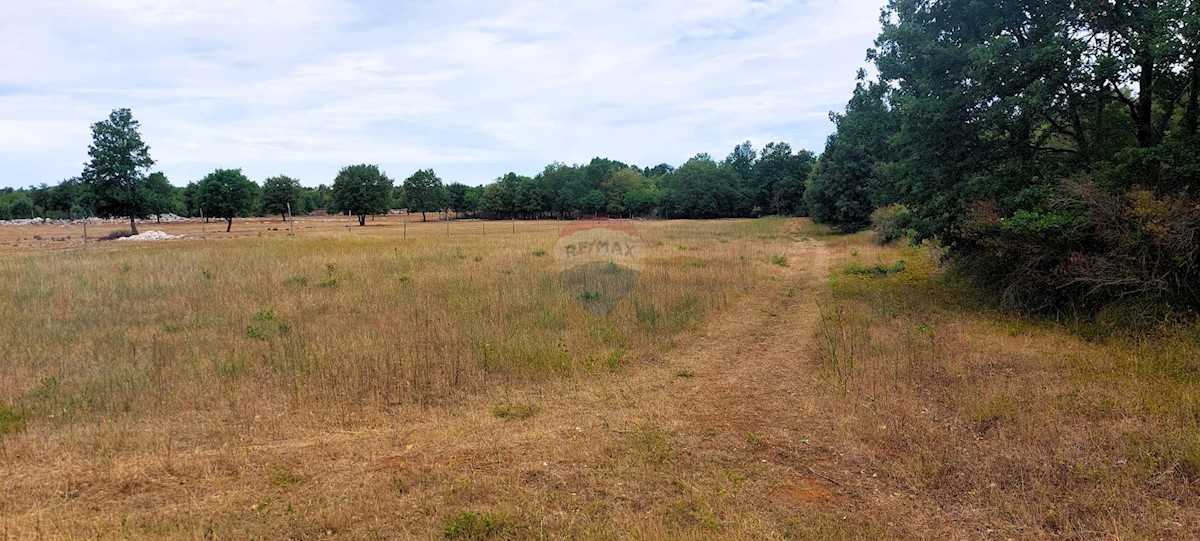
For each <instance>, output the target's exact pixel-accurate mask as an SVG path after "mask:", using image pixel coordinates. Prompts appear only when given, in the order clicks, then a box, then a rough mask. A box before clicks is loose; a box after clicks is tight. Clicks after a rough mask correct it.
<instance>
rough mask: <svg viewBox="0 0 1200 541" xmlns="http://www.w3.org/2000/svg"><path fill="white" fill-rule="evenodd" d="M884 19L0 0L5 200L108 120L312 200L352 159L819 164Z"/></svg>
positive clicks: (827, 2)
mask: <svg viewBox="0 0 1200 541" xmlns="http://www.w3.org/2000/svg"><path fill="white" fill-rule="evenodd" d="M882 3H883V0H877V1H876V0H871V1H854V2H846V1H837V0H812V1H808V2H797V1H786V0H765V1H761V0H760V1H754V0H703V1H697V0H666V1H662V2H650V3H645V2H633V1H621V2H582V1H579V2H575V1H564V2H554V3H550V2H537V1H532V0H525V1H514V2H482V1H467V0H457V1H449V2H441V3H416V2H390V1H386V0H372V1H361V2H342V1H333V0H300V1H295V0H259V1H256V2H249V1H236V0H209V1H206V2H199V3H197V2H192V1H188V0H73V1H72V0H62V1H52V2H36V1H31V0H30V1H27V0H16V1H15V2H6V3H4V5H3V6H0V163H2V164H3V166H2V167H0V186H4V185H10V186H18V185H27V184H31V183H40V182H55V181H57V180H58V179H61V178H64V177H69V176H72V175H75V174H78V172H79V170H80V169H81V165H82V163H83V161H84V160H85V159H86V149H87V143H88V139H89V127H90V125H91V123H93V122H96V121H98V120H101V119H103V118H104V117H105V116H106V115H107V113H108V111H109V110H110V109H112V108H115V107H130V108H132V109H133V112H134V116H135V118H137V119H139V120H140V121H141V122H142V130H143V135H144V138H145V139H146V141H147V142H148V143H149V144H150V145H151V153H152V155H153V156H154V157H155V158H156V159H157V160H158V162H159V163H158V167H159V168H161V169H162V170H163V171H164V172H166V173H167V175H168V177H169V178H171V179H172V181H173V182H175V183H177V184H182V183H185V182H187V181H189V180H194V179H196V178H198V177H200V176H201V175H203V174H204V173H206V172H208V171H210V170H212V169H214V168H216V167H243V168H244V169H245V170H246V172H247V173H248V174H249V175H251V176H252V178H256V179H260V180H261V178H265V177H266V176H269V175H274V174H280V173H286V174H290V175H293V176H298V177H300V178H301V179H302V180H303V181H304V182H305V183H306V184H317V183H319V182H328V181H329V180H330V179H331V178H332V177H333V175H334V174H336V172H337V170H338V169H340V168H341V167H342V166H344V165H347V164H350V163H359V162H369V163H379V164H381V165H382V166H383V167H384V169H385V170H387V171H388V172H389V173H390V174H391V175H392V176H394V177H397V178H403V177H405V176H407V175H408V174H409V173H411V172H412V171H413V170H416V169H418V168H425V167H432V168H434V169H436V170H437V171H438V172H439V173H440V174H441V176H442V177H443V178H446V179H447V180H455V181H464V182H469V183H479V182H484V181H487V180H490V179H491V178H494V177H496V176H498V175H500V174H503V173H504V172H507V171H510V170H515V171H517V172H521V173H527V174H532V173H534V172H536V171H538V170H540V169H541V168H542V166H544V165H545V164H547V163H550V162H552V161H565V162H568V163H570V162H580V161H586V160H588V159H590V158H591V157H594V156H608V157H611V158H614V159H618V160H622V161H627V162H632V163H638V164H642V165H652V164H655V163H659V162H664V161H665V162H669V163H675V164H678V163H680V162H682V161H683V160H685V159H687V158H688V157H689V156H691V155H694V154H695V153H698V152H709V153H712V154H713V155H715V156H723V155H724V154H725V153H727V152H728V151H729V150H730V149H731V148H732V147H733V145H735V144H737V143H738V142H740V141H742V140H746V139H750V140H752V141H754V142H755V143H760V142H766V141H768V140H784V141H787V142H789V143H790V144H791V145H792V146H793V147H794V148H809V149H810V150H813V151H820V147H821V145H822V144H823V141H824V138H825V136H826V135H827V134H828V131H829V130H830V129H831V126H830V125H829V123H828V121H827V120H826V118H825V117H826V113H827V111H828V110H830V109H837V108H840V107H841V106H842V104H844V102H845V101H846V100H847V99H848V98H849V95H850V90H851V89H852V88H853V85H854V73H855V71H856V70H857V69H858V68H859V67H860V66H862V64H863V53H864V51H865V49H866V48H867V47H869V46H870V45H871V41H872V39H873V38H874V36H875V34H876V33H877V31H878V11H879V8H880V7H881V5H882Z"/></svg>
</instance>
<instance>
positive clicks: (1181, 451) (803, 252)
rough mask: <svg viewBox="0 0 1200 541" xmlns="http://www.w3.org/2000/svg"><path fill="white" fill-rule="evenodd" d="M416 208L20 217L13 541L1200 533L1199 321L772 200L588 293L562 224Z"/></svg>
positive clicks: (661, 233) (14, 295) (700, 227)
mask: <svg viewBox="0 0 1200 541" xmlns="http://www.w3.org/2000/svg"><path fill="white" fill-rule="evenodd" d="M397 220H398V218H395V217H391V218H388V219H381V220H379V221H377V222H376V225H375V226H374V227H371V226H369V227H365V228H354V229H352V230H350V231H349V232H348V231H347V230H346V228H345V227H341V226H340V224H338V223H334V224H328V223H326V222H315V221H314V222H311V223H310V224H309V225H314V228H313V229H311V230H307V231H306V230H304V229H301V228H298V236H297V237H296V238H292V239H289V238H276V237H282V236H283V233H285V231H271V228H279V229H283V227H284V226H283V225H282V224H281V223H280V222H270V221H259V222H248V223H244V224H241V223H240V222H239V224H241V227H240V228H241V229H242V231H241V232H240V233H239V232H238V229H239V228H238V227H236V226H238V225H239V224H235V232H234V233H235V234H234V235H233V237H235V238H233V239H230V240H219V241H209V242H202V241H199V240H184V241H169V242H163V243H155V244H151V245H147V244H133V245H126V244H120V245H118V244H117V243H103V244H101V245H98V246H94V247H93V248H94V249H93V250H92V251H91V252H89V253H83V252H82V251H80V250H78V249H77V248H72V249H65V248H67V247H66V246H60V247H58V248H59V249H58V250H57V251H51V252H50V253H29V252H30V250H41V251H46V250H47V249H48V248H52V247H38V246H37V245H35V244H23V242H24V241H16V242H15V243H16V244H18V245H19V246H18V247H14V248H13V249H12V250H13V252H12V253H9V254H7V255H0V322H2V323H0V344H3V349H2V351H0V370H3V374H4V375H3V377H2V378H0V408H3V409H0V532H2V536H3V537H4V538H16V539H25V538H37V537H41V538H64V539H65V538H106V539H107V538H195V539H242V538H258V539H315V538H335V539H404V538H439V537H447V538H459V539H524V538H539V537H549V538H562V537H568V538H581V539H615V538H637V539H708V538H730V539H788V538H790V539H930V538H937V539H942V538H950V539H1007V538H1014V539H1043V538H1068V539H1093V538H1114V539H1140V538H1147V539H1154V538H1157V539H1173V538H1174V539H1188V538H1194V537H1196V536H1197V534H1198V533H1200V522H1198V520H1200V517H1198V516H1197V514H1198V513H1197V511H1196V507H1197V505H1196V504H1197V503H1200V502H1197V491H1198V490H1200V485H1197V477H1198V475H1200V440H1198V435H1200V427H1198V423H1200V420H1198V419H1200V417H1198V414H1200V393H1198V392H1197V387H1196V379H1195V378H1196V376H1197V374H1198V372H1200V367H1198V366H1197V365H1196V360H1195V359H1196V357H1197V353H1198V352H1200V347H1197V345H1196V337H1195V336H1194V335H1189V334H1187V333H1188V332H1190V331H1176V332H1175V333H1174V334H1172V335H1169V336H1165V337H1163V338H1162V339H1161V340H1160V341H1158V342H1150V341H1142V342H1136V341H1125V340H1111V341H1108V342H1104V343H1091V342H1085V341H1083V340H1081V339H1078V338H1075V337H1074V336H1072V335H1069V334H1067V333H1065V332H1064V331H1062V330H1061V329H1058V328H1053V327H1050V326H1046V325H1038V324H1032V323H1028V322H1024V321H1021V320H1018V319H1013V318H1006V317H1001V316H999V315H994V314H990V313H988V312H987V311H986V310H984V309H983V308H982V307H981V303H980V301H979V300H978V299H976V298H975V296H974V295H973V294H972V292H971V291H970V290H969V289H968V288H965V287H963V286H961V285H959V284H956V283H954V282H953V281H950V280H948V279H946V278H945V277H943V276H942V275H941V273H940V271H939V270H938V269H937V268H936V267H935V265H933V263H932V261H931V259H930V258H929V257H928V253H927V252H926V251H924V250H921V249H900V248H891V247H888V248H876V247H874V246H872V245H870V243H869V242H867V241H866V240H865V237H830V236H828V235H825V234H823V232H822V231H820V230H819V229H817V228H815V227H813V226H812V225H811V224H810V223H808V222H807V221H801V220H793V221H785V220H779V219H768V220H759V221H721V222H666V223H661V222H647V223H642V222H638V223H636V224H635V227H637V229H638V230H639V232H640V233H641V235H642V237H643V238H644V239H645V240H646V241H647V247H648V250H647V253H646V254H644V256H645V257H646V260H645V261H646V266H645V268H644V269H643V274H642V277H641V279H640V280H639V282H638V284H637V286H636V287H635V288H634V290H633V291H632V292H631V293H630V295H629V296H628V297H627V298H626V299H625V300H623V301H622V302H621V304H619V305H618V307H617V309H616V310H615V311H614V312H613V313H612V314H611V315H610V316H608V317H604V318H596V317H595V316H593V315H591V314H589V313H588V312H587V311H585V310H583V309H581V307H580V306H579V302H578V299H576V298H574V297H573V296H572V295H571V294H570V293H569V292H568V291H567V290H566V288H564V287H563V286H562V285H561V284H560V283H559V282H558V281H557V280H556V277H555V267H554V262H553V261H552V258H551V257H550V256H547V255H545V253H544V252H545V251H547V250H551V249H552V248H553V244H554V240H555V238H556V236H557V234H558V226H557V225H556V224H554V223H546V222H543V223H518V224H516V226H517V229H518V231H517V233H516V234H513V233H512V231H511V227H512V224H510V223H507V222H489V223H487V224H486V225H484V224H483V223H480V222H461V223H453V224H452V226H451V227H452V230H451V233H452V234H451V236H450V237H449V238H446V237H445V229H444V227H445V226H444V224H437V223H431V224H420V225H417V224H409V226H408V227H409V231H408V232H409V238H408V239H407V240H404V239H402V238H401V231H402V229H401V227H403V226H401V225H400V224H399V222H398V221H397ZM369 223H370V222H369ZM297 225H298V226H299V225H302V224H297ZM318 226H321V227H323V228H321V227H318ZM41 227H42V228H44V229H41V230H39V229H38V228H37V227H33V226H31V227H29V228H18V229H8V230H6V229H4V228H0V235H4V236H5V237H4V239H5V240H8V239H10V238H24V239H28V238H31V237H32V236H33V235H40V236H43V238H45V237H46V236H47V235H46V234H45V233H44V231H48V230H50V228H51V227H53V226H41ZM485 227H486V231H487V236H483V235H482V234H481V233H483V230H484V228H485ZM468 228H470V229H468ZM475 228H478V229H479V231H478V232H477V233H473V232H472V231H473V230H474V229H475ZM150 229H162V230H164V231H167V232H169V233H172V234H180V233H188V234H194V233H193V230H195V232H198V230H199V226H198V224H194V223H185V224H169V225H168V224H164V226H163V227H161V228H160V227H157V226H154V227H150ZM39 231H43V232H39ZM89 232H91V231H89ZM259 232H261V236H260V233H259ZM502 233H503V234H502ZM209 235H210V238H218V239H220V238H223V237H224V234H223V233H220V234H216V235H214V234H213V233H212V231H209ZM900 259H903V260H904V261H905V264H904V266H903V270H901V271H898V272H888V270H898V268H899V267H897V266H896V265H894V263H895V262H896V261H898V260H900ZM877 263H878V264H880V267H879V268H880V269H888V270H882V271H879V272H875V268H874V266H875V265H876V264H877ZM850 271H854V272H850Z"/></svg>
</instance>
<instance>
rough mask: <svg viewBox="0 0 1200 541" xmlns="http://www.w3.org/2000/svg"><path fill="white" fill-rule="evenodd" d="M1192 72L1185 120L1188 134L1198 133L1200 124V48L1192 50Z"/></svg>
mask: <svg viewBox="0 0 1200 541" xmlns="http://www.w3.org/2000/svg"><path fill="white" fill-rule="evenodd" d="M1191 71H1192V73H1191V81H1189V84H1188V106H1187V112H1186V114H1187V117H1186V121H1185V122H1184V126H1185V129H1186V130H1187V134H1188V135H1196V128H1197V126H1198V125H1200V111H1198V110H1197V107H1200V48H1197V49H1196V50H1195V51H1193V52H1192V70H1191Z"/></svg>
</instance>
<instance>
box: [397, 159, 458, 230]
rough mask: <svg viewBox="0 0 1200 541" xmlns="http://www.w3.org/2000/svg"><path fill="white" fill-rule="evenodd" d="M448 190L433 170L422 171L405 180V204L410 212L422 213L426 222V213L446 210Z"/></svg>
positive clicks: (422, 219) (422, 218)
mask: <svg viewBox="0 0 1200 541" xmlns="http://www.w3.org/2000/svg"><path fill="white" fill-rule="evenodd" d="M447 195H448V194H447V193H446V188H445V187H444V186H442V179H440V178H438V176H437V174H436V173H434V172H433V169H421V170H420V171H417V172H416V173H413V174H412V176H410V177H408V178H407V179H404V203H405V205H406V206H407V207H408V211H409V212H420V213H421V221H422V222H424V221H426V219H425V213H426V212H437V211H441V210H443V209H445V208H446V200H447Z"/></svg>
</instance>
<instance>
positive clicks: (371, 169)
mask: <svg viewBox="0 0 1200 541" xmlns="http://www.w3.org/2000/svg"><path fill="white" fill-rule="evenodd" d="M391 197H392V179H390V178H388V177H387V175H385V174H383V172H382V171H380V170H379V166H377V165H367V164H359V165H350V166H347V167H343V168H342V170H341V171H339V172H338V175H337V177H336V178H334V179H333V200H332V204H333V207H334V208H336V209H337V210H338V211H340V212H345V213H347V214H350V215H353V216H357V217H358V225H359V226H365V225H367V215H368V214H383V213H385V212H387V211H388V203H389V202H390V201H391Z"/></svg>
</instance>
